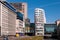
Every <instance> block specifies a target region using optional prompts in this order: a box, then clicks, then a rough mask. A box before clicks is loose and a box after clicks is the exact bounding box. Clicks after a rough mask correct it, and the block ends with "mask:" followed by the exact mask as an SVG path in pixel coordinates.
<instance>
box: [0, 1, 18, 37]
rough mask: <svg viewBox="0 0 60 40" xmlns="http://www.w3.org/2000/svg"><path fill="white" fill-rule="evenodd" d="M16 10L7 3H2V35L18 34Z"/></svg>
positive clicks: (0, 20)
mask: <svg viewBox="0 0 60 40" xmlns="http://www.w3.org/2000/svg"><path fill="white" fill-rule="evenodd" d="M15 11H16V9H15V8H14V7H12V6H11V5H10V4H9V3H7V2H1V1H0V35H1V36H2V35H15V34H16V16H17V15H16V12H15Z"/></svg>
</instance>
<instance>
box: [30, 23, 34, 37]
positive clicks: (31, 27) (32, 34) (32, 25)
mask: <svg viewBox="0 0 60 40" xmlns="http://www.w3.org/2000/svg"><path fill="white" fill-rule="evenodd" d="M30 35H31V36H35V23H30Z"/></svg>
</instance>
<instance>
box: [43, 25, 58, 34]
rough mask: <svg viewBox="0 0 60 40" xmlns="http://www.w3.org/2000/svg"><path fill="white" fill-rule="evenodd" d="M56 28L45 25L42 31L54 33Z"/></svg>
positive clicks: (55, 26)
mask: <svg viewBox="0 0 60 40" xmlns="http://www.w3.org/2000/svg"><path fill="white" fill-rule="evenodd" d="M56 28H57V25H56V24H45V25H44V31H45V33H52V32H55V29H56Z"/></svg>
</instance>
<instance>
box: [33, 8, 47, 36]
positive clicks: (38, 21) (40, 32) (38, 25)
mask: <svg viewBox="0 0 60 40" xmlns="http://www.w3.org/2000/svg"><path fill="white" fill-rule="evenodd" d="M34 17H35V35H36V36H44V23H46V18H45V11H44V10H43V9H41V8H36V9H35V15H34Z"/></svg>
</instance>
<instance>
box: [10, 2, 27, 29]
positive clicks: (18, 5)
mask: <svg viewBox="0 0 60 40" xmlns="http://www.w3.org/2000/svg"><path fill="white" fill-rule="evenodd" d="M10 4H11V5H12V6H14V7H15V8H16V9H17V11H18V12H21V13H22V14H23V26H24V30H25V20H26V19H27V3H21V2H18V3H17V2H16V3H10Z"/></svg>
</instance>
